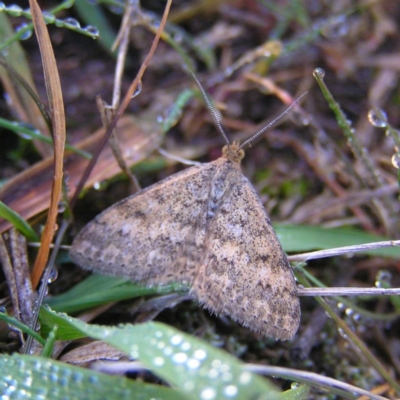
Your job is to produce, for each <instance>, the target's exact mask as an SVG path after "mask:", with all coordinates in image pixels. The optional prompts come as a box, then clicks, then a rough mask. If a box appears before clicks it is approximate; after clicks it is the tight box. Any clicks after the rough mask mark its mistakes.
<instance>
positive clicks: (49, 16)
mask: <svg viewBox="0 0 400 400" xmlns="http://www.w3.org/2000/svg"><path fill="white" fill-rule="evenodd" d="M42 15H43V18H44V21H45V22H46V24H54V21H55V20H56V17H55V16H54V15H53V14H51V13H49V12H48V11H43V13H42Z"/></svg>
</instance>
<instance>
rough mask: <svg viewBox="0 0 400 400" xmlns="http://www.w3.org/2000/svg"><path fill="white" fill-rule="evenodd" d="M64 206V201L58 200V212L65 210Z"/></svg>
mask: <svg viewBox="0 0 400 400" xmlns="http://www.w3.org/2000/svg"><path fill="white" fill-rule="evenodd" d="M66 206H67V205H66V203H65V201H59V202H58V204H57V211H58V213H59V214H61V213H63V212H64V211H65V208H66Z"/></svg>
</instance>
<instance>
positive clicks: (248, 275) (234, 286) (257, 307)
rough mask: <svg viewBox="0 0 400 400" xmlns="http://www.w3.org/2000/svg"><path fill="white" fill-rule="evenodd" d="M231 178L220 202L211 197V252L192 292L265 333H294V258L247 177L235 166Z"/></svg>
mask: <svg viewBox="0 0 400 400" xmlns="http://www.w3.org/2000/svg"><path fill="white" fill-rule="evenodd" d="M223 167H224V165H221V168H223ZM217 175H218V172H217ZM226 180H227V181H229V182H230V187H229V188H225V189H224V195H223V197H221V200H220V201H219V203H218V201H213V200H212V196H210V198H209V202H213V203H215V204H213V205H212V208H213V209H214V212H213V214H214V215H213V216H212V218H211V219H210V220H209V222H208V226H207V233H206V243H205V249H206V252H207V253H206V258H205V261H204V263H203V264H202V265H201V266H200V268H199V272H198V274H197V278H196V280H195V281H194V283H193V287H192V289H191V294H192V295H193V296H194V297H195V298H197V299H198V300H199V301H200V302H201V303H202V304H203V305H204V306H205V307H206V308H208V309H210V310H211V311H213V312H215V313H216V314H226V315H229V316H230V317H232V318H233V319H234V320H237V321H239V322H240V323H242V324H243V325H245V326H248V327H249V328H250V329H253V330H256V331H259V332H260V333H262V334H264V335H266V336H269V337H274V338H276V339H282V340H287V339H291V338H292V337H293V336H294V334H295V333H296V331H297V329H298V326H299V322H300V304H299V299H298V295H297V288H296V283H295V279H294V276H293V272H292V269H291V267H290V264H289V262H288V260H287V258H286V255H285V253H284V252H283V250H282V247H281V245H280V243H279V241H278V238H277V236H276V233H275V231H274V230H273V228H272V226H271V223H270V220H269V218H268V216H267V214H266V212H265V210H264V207H263V205H262V203H261V201H260V200H259V198H258V196H257V194H256V192H255V190H254V189H253V187H252V186H251V184H250V182H249V181H248V179H247V178H246V177H245V176H244V175H243V174H242V173H241V172H240V171H239V170H238V169H235V168H230V169H229V175H228V176H227V179H226ZM215 184H218V179H217V178H214V182H213V185H215ZM211 192H218V190H214V189H213V188H212V189H211ZM217 203H218V204H217Z"/></svg>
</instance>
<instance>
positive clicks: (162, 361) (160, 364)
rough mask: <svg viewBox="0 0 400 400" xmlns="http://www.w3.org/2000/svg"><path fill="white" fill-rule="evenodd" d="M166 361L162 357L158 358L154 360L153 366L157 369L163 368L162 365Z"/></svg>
mask: <svg viewBox="0 0 400 400" xmlns="http://www.w3.org/2000/svg"><path fill="white" fill-rule="evenodd" d="M164 363H165V360H164V359H163V358H162V357H156V358H155V359H154V360H153V364H154V365H156V366H157V367H161V366H162V365H164Z"/></svg>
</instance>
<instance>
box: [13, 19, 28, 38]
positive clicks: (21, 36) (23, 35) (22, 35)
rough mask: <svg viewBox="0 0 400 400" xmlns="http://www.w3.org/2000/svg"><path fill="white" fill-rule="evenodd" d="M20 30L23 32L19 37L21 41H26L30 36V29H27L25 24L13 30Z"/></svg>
mask: <svg viewBox="0 0 400 400" xmlns="http://www.w3.org/2000/svg"><path fill="white" fill-rule="evenodd" d="M22 30H24V32H23V33H22V34H21V35H20V37H19V38H20V39H21V40H27V39H29V38H30V37H31V36H32V28H29V27H28V24H27V23H26V22H24V23H22V24H21V25H19V26H17V27H16V28H15V32H20V31H22Z"/></svg>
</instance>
